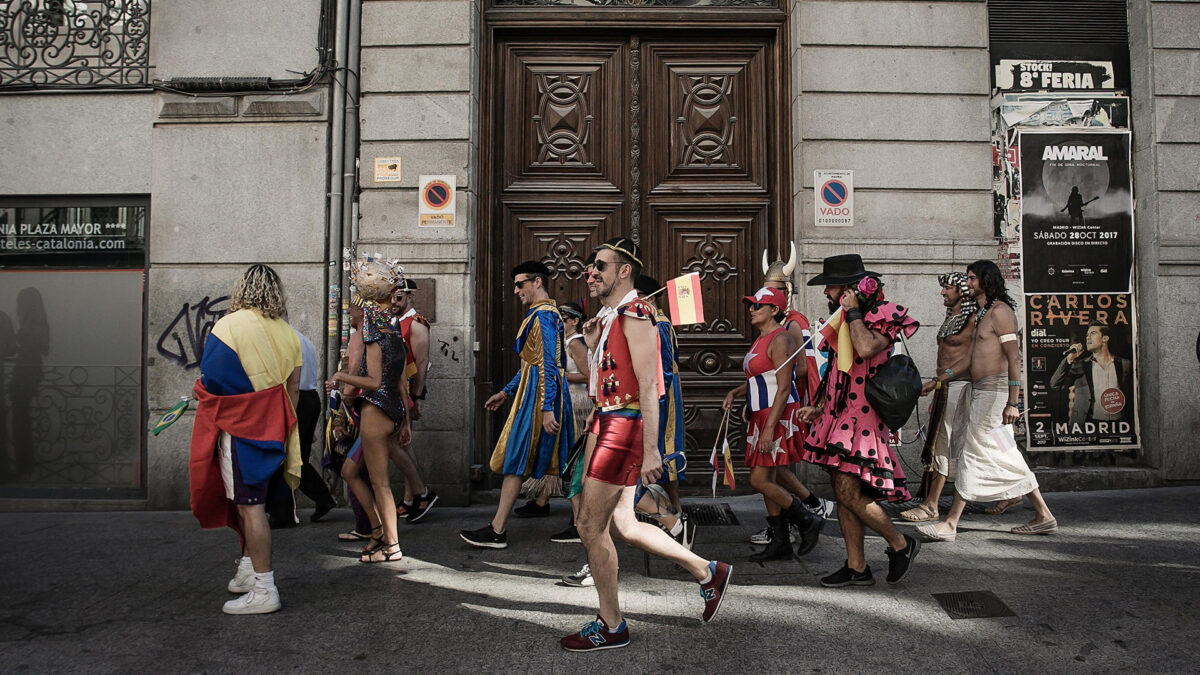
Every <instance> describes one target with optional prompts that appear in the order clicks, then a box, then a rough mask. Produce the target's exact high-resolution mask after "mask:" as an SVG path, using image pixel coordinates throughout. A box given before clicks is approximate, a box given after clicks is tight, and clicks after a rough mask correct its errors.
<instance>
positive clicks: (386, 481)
mask: <svg viewBox="0 0 1200 675" xmlns="http://www.w3.org/2000/svg"><path fill="white" fill-rule="evenodd" d="M393 426H394V425H393V423H392V419H391V418H390V417H388V416H387V415H385V414H384V413H383V411H382V410H380V409H379V408H378V407H376V406H374V405H372V404H364V405H363V407H362V425H361V426H360V427H359V428H360V432H359V437H360V438H362V439H363V459H364V461H365V462H366V465H367V473H369V474H371V488H372V489H373V490H374V491H375V511H376V513H377V514H378V516H379V520H380V524H381V525H383V541H384V544H385V545H388V546H392V545H395V544H396V543H397V542H398V541H399V535H397V533H396V498H395V497H394V496H393V495H392V483H391V479H390V477H389V476H388V437H389V436H390V435H391V430H392V427H393Z"/></svg>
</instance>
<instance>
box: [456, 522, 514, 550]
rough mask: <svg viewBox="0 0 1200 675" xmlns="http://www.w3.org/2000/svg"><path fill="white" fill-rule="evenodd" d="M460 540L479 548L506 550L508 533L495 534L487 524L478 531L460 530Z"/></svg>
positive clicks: (490, 525) (489, 524)
mask: <svg viewBox="0 0 1200 675" xmlns="http://www.w3.org/2000/svg"><path fill="white" fill-rule="evenodd" d="M458 536H460V537H462V540H463V541H465V542H467V543H468V544H470V545H472V546H478V547H479V548H508V533H507V532H501V533H499V534H497V533H496V531H495V530H493V529H492V524H491V523H488V524H487V525H484V526H483V527H481V528H479V529H478V530H462V531H461V532H459V533H458Z"/></svg>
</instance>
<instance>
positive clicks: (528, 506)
mask: <svg viewBox="0 0 1200 675" xmlns="http://www.w3.org/2000/svg"><path fill="white" fill-rule="evenodd" d="M513 513H515V514H517V515H518V516H520V517H521V518H545V517H546V516H548V515H550V503H549V502H547V503H546V504H543V505H541V506H539V505H538V503H537V502H536V501H534V500H532V499H530V500H529V501H527V502H525V506H518V507H517V508H515V509H513Z"/></svg>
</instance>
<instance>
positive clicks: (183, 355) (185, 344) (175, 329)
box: [155, 295, 229, 370]
mask: <svg viewBox="0 0 1200 675" xmlns="http://www.w3.org/2000/svg"><path fill="white" fill-rule="evenodd" d="M228 300H229V296H228V295H222V296H221V297H219V298H210V297H209V296H207V295H206V296H204V298H203V299H201V300H200V301H199V302H194V303H188V302H185V303H183V306H182V307H180V308H179V312H178V313H176V314H175V318H174V319H172V320H171V323H169V324H167V327H166V328H165V329H164V330H163V332H162V334H161V335H159V336H158V343H157V344H156V345H155V347H156V348H157V349H158V353H159V354H160V355H162V356H163V357H164V358H167V359H170V360H171V361H174V362H175V363H178V364H179V365H180V366H183V368H184V370H191V369H192V368H195V367H197V366H199V365H200V358H201V357H202V356H204V341H205V340H207V339H208V334H209V333H210V332H211V331H212V327H213V324H215V323H216V322H217V319H220V318H221V317H222V316H225V312H226V311H227V308H226V307H225V303H226V302H227V301H228Z"/></svg>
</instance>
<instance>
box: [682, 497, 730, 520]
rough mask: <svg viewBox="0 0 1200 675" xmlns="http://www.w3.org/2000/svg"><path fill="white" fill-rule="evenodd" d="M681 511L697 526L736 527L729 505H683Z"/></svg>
mask: <svg viewBox="0 0 1200 675" xmlns="http://www.w3.org/2000/svg"><path fill="white" fill-rule="evenodd" d="M683 511H684V513H686V514H687V516H688V518H690V519H691V520H692V522H693V523H696V524H697V525H707V526H713V525H737V524H738V519H737V516H735V515H733V509H732V508H730V506H729V504H726V503H725V502H721V503H720V504H684V505H683Z"/></svg>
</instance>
